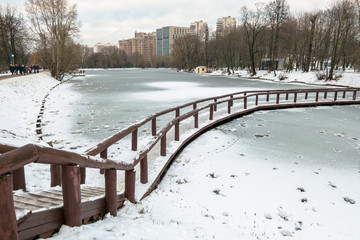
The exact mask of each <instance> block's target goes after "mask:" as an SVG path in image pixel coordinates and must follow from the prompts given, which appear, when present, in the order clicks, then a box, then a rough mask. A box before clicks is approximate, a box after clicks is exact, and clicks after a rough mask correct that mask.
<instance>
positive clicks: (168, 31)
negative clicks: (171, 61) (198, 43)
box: [156, 26, 190, 56]
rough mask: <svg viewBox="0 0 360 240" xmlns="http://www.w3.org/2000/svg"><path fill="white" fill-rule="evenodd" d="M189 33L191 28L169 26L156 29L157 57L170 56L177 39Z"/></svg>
mask: <svg viewBox="0 0 360 240" xmlns="http://www.w3.org/2000/svg"><path fill="white" fill-rule="evenodd" d="M189 33H190V28H189V27H176V26H167V27H162V28H159V29H156V41H157V42H156V43H157V55H158V56H170V54H171V52H172V49H173V45H174V41H175V39H177V38H180V37H183V36H185V35H186V34H189Z"/></svg>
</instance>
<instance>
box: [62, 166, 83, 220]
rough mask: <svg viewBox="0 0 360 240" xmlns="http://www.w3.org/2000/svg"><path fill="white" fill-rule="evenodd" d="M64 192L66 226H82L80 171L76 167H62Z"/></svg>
mask: <svg viewBox="0 0 360 240" xmlns="http://www.w3.org/2000/svg"><path fill="white" fill-rule="evenodd" d="M62 192H63V200H64V206H63V209H64V221H65V224H66V225H68V226H70V227H74V226H80V225H81V223H82V222H81V220H82V219H81V192H80V171H79V168H78V167H76V166H67V165H62Z"/></svg>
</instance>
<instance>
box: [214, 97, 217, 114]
mask: <svg viewBox="0 0 360 240" xmlns="http://www.w3.org/2000/svg"><path fill="white" fill-rule="evenodd" d="M214 103H215V105H214V112H216V111H217V104H216V103H217V98H215V99H214Z"/></svg>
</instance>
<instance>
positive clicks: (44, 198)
mask: <svg viewBox="0 0 360 240" xmlns="http://www.w3.org/2000/svg"><path fill="white" fill-rule="evenodd" d="M29 195H31V196H34V197H36V199H38V200H39V201H47V202H51V203H54V202H56V204H62V203H63V201H62V199H60V198H55V197H51V196H48V195H46V194H44V195H39V194H34V193H29Z"/></svg>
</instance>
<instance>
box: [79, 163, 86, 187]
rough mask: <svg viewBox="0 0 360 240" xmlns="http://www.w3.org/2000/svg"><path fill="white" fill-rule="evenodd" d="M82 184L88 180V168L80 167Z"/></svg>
mask: <svg viewBox="0 0 360 240" xmlns="http://www.w3.org/2000/svg"><path fill="white" fill-rule="evenodd" d="M79 169H80V184H85V180H86V168H84V167H80V168H79Z"/></svg>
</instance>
